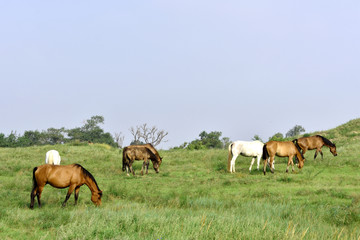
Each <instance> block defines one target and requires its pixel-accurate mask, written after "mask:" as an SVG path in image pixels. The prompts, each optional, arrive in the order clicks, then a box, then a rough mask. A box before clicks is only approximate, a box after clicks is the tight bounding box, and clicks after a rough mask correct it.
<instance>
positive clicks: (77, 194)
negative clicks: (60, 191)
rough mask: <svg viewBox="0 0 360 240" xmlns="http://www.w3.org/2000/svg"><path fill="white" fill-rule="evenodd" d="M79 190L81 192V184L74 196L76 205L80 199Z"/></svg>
mask: <svg viewBox="0 0 360 240" xmlns="http://www.w3.org/2000/svg"><path fill="white" fill-rule="evenodd" d="M79 192H80V186H77V187H76V188H75V194H74V196H75V205H76V204H77V201H78V198H79Z"/></svg>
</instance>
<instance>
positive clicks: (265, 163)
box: [264, 159, 268, 175]
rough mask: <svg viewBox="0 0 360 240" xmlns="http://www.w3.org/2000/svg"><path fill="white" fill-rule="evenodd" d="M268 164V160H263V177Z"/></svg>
mask: <svg viewBox="0 0 360 240" xmlns="http://www.w3.org/2000/svg"><path fill="white" fill-rule="evenodd" d="M267 164H268V159H265V160H264V175H266V166H267Z"/></svg>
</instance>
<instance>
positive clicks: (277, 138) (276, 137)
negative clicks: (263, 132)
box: [269, 133, 284, 141]
mask: <svg viewBox="0 0 360 240" xmlns="http://www.w3.org/2000/svg"><path fill="white" fill-rule="evenodd" d="M269 141H284V135H283V134H282V133H276V134H274V135H273V136H272V137H270V138H269Z"/></svg>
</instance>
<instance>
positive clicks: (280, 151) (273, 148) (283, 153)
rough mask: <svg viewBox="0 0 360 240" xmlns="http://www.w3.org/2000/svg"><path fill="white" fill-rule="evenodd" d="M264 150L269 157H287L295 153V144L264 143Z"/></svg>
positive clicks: (289, 142) (288, 142)
mask: <svg viewBox="0 0 360 240" xmlns="http://www.w3.org/2000/svg"><path fill="white" fill-rule="evenodd" d="M266 149H267V151H268V152H269V154H270V155H276V156H278V157H287V156H289V155H293V154H294V155H295V154H296V153H297V149H296V147H295V144H294V143H293V142H291V141H287V142H280V141H270V142H267V143H266Z"/></svg>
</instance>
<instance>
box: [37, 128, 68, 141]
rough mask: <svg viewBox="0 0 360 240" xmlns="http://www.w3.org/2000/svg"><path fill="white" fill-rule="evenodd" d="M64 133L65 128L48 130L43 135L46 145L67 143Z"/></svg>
mask: <svg viewBox="0 0 360 240" xmlns="http://www.w3.org/2000/svg"><path fill="white" fill-rule="evenodd" d="M64 132H65V129H64V128H60V129H56V128H48V130H47V131H46V132H43V133H42V134H43V137H44V139H45V141H46V143H48V144H52V145H54V144H60V143H63V142H65V137H64V134H63V133H64Z"/></svg>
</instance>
